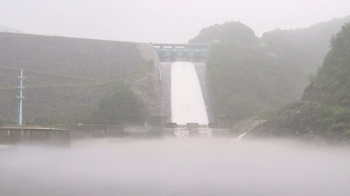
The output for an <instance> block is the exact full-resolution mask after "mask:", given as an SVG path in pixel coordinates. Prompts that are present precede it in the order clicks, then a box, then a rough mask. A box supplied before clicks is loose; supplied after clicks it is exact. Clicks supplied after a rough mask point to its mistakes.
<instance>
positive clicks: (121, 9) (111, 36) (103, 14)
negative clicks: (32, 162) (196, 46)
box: [0, 0, 350, 43]
mask: <svg viewBox="0 0 350 196" xmlns="http://www.w3.org/2000/svg"><path fill="white" fill-rule="evenodd" d="M349 8H350V4H349V2H348V1H347V0H321V1H320V0H310V1H302V0H296V1H275V0H268V1H266V0H265V1H258V0H249V1H247V0H245V1H243V0H234V1H228V0H216V1H213V0H202V1H185V0H178V1H158V0H148V1H142V0H132V1H111V0H103V1H98V2H97V1H82V0H76V1H67V0H63V1H62V0H61V1H49V2H48V1H44V0H32V1H20V0H15V1H4V0H1V1H0V17H1V19H2V20H1V22H0V24H1V25H5V26H8V27H12V28H15V29H18V30H20V31H23V32H26V33H32V34H41V35H47V34H48V35H60V36H67V37H82V38H93V39H107V40H118V41H137V42H147V43H149V42H168V43H186V42H187V41H188V40H189V38H191V37H193V36H195V35H197V34H198V32H199V30H200V29H202V28H203V27H206V26H210V25H213V24H222V23H224V22H228V21H240V22H242V23H244V24H246V25H248V26H250V27H251V28H252V29H253V30H254V31H255V32H256V34H257V35H258V36H261V35H262V33H264V32H267V31H271V30H274V29H276V28H280V29H294V28H303V27H304V28H305V27H308V26H310V25H313V24H316V23H319V22H322V21H328V20H331V19H332V18H335V17H338V18H339V17H344V16H346V15H348V14H349V11H348V10H349Z"/></svg>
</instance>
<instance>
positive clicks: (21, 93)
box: [17, 70, 24, 126]
mask: <svg viewBox="0 0 350 196" xmlns="http://www.w3.org/2000/svg"><path fill="white" fill-rule="evenodd" d="M18 78H19V86H18V89H19V97H17V99H18V117H17V125H18V126H22V120H23V119H22V114H23V108H22V107H23V98H24V97H23V89H24V86H23V79H24V77H23V70H21V75H20V76H18Z"/></svg>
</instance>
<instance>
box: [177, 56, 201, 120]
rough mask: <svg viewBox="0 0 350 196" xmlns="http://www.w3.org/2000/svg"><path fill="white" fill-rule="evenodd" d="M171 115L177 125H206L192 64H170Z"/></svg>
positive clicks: (198, 85) (199, 87)
mask: <svg viewBox="0 0 350 196" xmlns="http://www.w3.org/2000/svg"><path fill="white" fill-rule="evenodd" d="M171 115H172V122H173V123H177V124H178V125H185V124H187V123H198V124H200V125H208V115H207V110H206V107H205V103H204V99H203V94H202V89H201V86H200V83H199V80H198V76H197V73H196V70H195V67H194V65H193V64H192V63H189V62H174V63H172V64H171Z"/></svg>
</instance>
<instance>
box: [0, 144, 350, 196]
mask: <svg viewBox="0 0 350 196" xmlns="http://www.w3.org/2000/svg"><path fill="white" fill-rule="evenodd" d="M0 154H1V156H0V157H1V161H0V174H1V175H0V195H6V196H7V195H27V196H31V195H33V196H34V195H35V196H40V195H45V196H47V195H87V196H90V195H91V196H92V195H349V194H350V186H349V185H350V170H349V164H350V151H349V149H345V148H341V147H319V146H318V147H317V146H314V145H310V144H309V145H306V144H302V143H296V142H291V141H264V142H260V141H242V142H237V141H235V140H233V139H227V138H226V139H204V138H202V139H196V138H189V139H162V140H151V141H132V140H129V141H128V140H125V139H124V140H122V139H103V140H89V141H80V142H75V143H73V144H72V147H71V148H70V149H51V148H43V147H17V148H15V149H6V150H0Z"/></svg>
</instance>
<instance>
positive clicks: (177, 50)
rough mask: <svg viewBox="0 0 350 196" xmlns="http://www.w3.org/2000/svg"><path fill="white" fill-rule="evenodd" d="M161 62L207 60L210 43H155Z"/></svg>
mask: <svg viewBox="0 0 350 196" xmlns="http://www.w3.org/2000/svg"><path fill="white" fill-rule="evenodd" d="M153 49H154V51H155V52H156V53H157V55H158V57H159V60H160V61H161V62H175V61H185V62H204V63H205V62H206V59H207V56H208V50H209V46H208V44H153Z"/></svg>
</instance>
